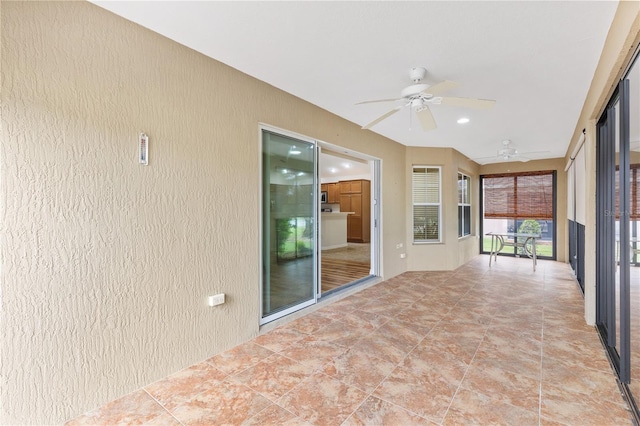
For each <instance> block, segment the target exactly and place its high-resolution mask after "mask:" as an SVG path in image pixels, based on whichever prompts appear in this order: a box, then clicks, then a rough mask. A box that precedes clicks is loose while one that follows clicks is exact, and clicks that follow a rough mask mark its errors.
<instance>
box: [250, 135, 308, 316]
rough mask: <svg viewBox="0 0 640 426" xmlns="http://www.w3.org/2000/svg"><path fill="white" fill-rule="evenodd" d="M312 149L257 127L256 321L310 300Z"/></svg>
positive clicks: (287, 312) (289, 310)
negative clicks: (259, 142) (258, 306)
mask: <svg viewBox="0 0 640 426" xmlns="http://www.w3.org/2000/svg"><path fill="white" fill-rule="evenodd" d="M315 170H316V149H315V143H314V142H313V141H304V140H301V139H297V138H293V137H289V136H285V135H282V134H278V133H274V132H271V131H268V130H266V129H263V130H262V315H261V324H264V323H267V322H269V321H272V320H274V319H277V318H280V317H282V316H284V315H287V314H289V313H291V312H293V311H296V310H298V309H301V308H304V307H306V306H309V305H311V304H313V303H315V301H316V291H315V288H316V276H317V273H316V265H317V262H316V256H317V249H316V235H317V233H316V231H315V229H316V225H315V224H316V217H317V204H316V200H317V198H318V197H317V196H316V195H317V190H316V187H317V181H316V173H315Z"/></svg>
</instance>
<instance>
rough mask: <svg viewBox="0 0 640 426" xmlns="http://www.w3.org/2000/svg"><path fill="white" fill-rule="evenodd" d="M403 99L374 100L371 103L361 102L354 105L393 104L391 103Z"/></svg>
mask: <svg viewBox="0 0 640 426" xmlns="http://www.w3.org/2000/svg"><path fill="white" fill-rule="evenodd" d="M402 99H404V98H395V99H376V100H373V101H362V102H358V103H356V104H354V105H362V104H374V103H377V102H393V101H401V100H402Z"/></svg>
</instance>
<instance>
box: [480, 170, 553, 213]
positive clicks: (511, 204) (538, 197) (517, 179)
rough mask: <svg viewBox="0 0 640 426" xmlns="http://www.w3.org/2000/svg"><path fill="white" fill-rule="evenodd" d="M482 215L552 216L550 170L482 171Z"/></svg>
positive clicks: (551, 174) (551, 177)
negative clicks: (496, 173)
mask: <svg viewBox="0 0 640 426" xmlns="http://www.w3.org/2000/svg"><path fill="white" fill-rule="evenodd" d="M482 185H483V190H484V197H483V199H484V217H485V218H491V219H519V218H524V219H537V220H552V219H553V171H543V172H523V173H509V174H500V175H486V176H483V178H482Z"/></svg>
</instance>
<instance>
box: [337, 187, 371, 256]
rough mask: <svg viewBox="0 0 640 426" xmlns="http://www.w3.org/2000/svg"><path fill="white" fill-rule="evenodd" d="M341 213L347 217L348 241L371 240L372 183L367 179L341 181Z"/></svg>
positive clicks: (363, 241) (362, 241) (364, 241)
mask: <svg viewBox="0 0 640 426" xmlns="http://www.w3.org/2000/svg"><path fill="white" fill-rule="evenodd" d="M339 183H340V211H341V212H353V214H350V215H348V216H347V241H348V242H351V243H368V242H369V241H370V240H371V182H370V181H368V180H365V179H358V180H350V181H340V182H339Z"/></svg>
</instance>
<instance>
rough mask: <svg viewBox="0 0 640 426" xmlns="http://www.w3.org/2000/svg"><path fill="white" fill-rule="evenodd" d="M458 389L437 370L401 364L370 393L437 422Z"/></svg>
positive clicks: (440, 419) (456, 385) (442, 416)
mask: <svg viewBox="0 0 640 426" xmlns="http://www.w3.org/2000/svg"><path fill="white" fill-rule="evenodd" d="M457 388H458V384H457V383H451V382H450V381H449V380H448V379H447V377H445V376H444V375H442V374H441V373H440V372H438V371H436V370H433V369H427V370H422V371H417V370H415V369H411V368H409V367H404V366H401V367H397V368H396V369H395V370H394V371H393V373H391V374H390V375H389V377H387V378H386V379H385V380H384V381H383V382H382V383H381V384H380V386H378V388H377V389H376V390H375V392H374V393H373V396H375V397H377V398H380V399H382V400H385V401H388V402H392V403H393V404H396V405H399V406H400V407H402V408H404V409H406V410H408V411H411V412H413V413H416V414H418V415H419V416H422V417H425V418H427V419H429V420H432V421H434V422H437V423H438V422H440V421H442V419H443V418H444V415H445V413H446V412H447V408H448V407H449V404H451V400H452V399H453V396H454V394H455V392H456V389H457Z"/></svg>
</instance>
